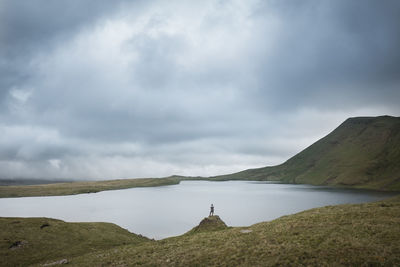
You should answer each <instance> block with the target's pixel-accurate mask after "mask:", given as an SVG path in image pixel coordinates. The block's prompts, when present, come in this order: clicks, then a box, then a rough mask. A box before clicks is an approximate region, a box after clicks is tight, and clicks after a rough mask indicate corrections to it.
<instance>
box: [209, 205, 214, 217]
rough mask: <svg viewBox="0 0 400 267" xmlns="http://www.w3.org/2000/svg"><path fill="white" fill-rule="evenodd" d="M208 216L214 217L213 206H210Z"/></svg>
mask: <svg viewBox="0 0 400 267" xmlns="http://www.w3.org/2000/svg"><path fill="white" fill-rule="evenodd" d="M209 216H214V205H213V204H211V207H210V215H209Z"/></svg>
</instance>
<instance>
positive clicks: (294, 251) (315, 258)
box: [0, 196, 400, 266]
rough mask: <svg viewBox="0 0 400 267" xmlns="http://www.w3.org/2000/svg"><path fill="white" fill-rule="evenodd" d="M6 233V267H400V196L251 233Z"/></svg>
mask: <svg viewBox="0 0 400 267" xmlns="http://www.w3.org/2000/svg"><path fill="white" fill-rule="evenodd" d="M221 219H223V218H221ZM46 225H47V226H46ZM0 227H1V229H2V231H1V232H0V258H1V259H2V261H1V262H0V265H1V266H15V265H21V266H26V265H37V266H43V265H44V264H52V263H59V262H64V263H68V264H69V266H137V265H144V266H282V265H283V266H399V265H400V196H397V197H394V198H391V199H387V200H384V201H379V202H374V203H365V204H352V205H338V206H327V207H322V208H316V209H311V210H307V211H304V212H300V213H297V214H294V215H289V216H283V217H281V218H279V219H276V220H273V221H270V222H262V223H258V224H255V225H252V226H249V227H226V226H225V225H224V223H223V222H222V221H220V219H219V218H211V219H208V220H206V222H205V221H204V220H203V223H200V224H199V226H197V227H196V228H194V229H193V230H191V231H189V232H188V233H186V234H184V235H181V236H177V237H171V238H167V239H163V240H159V241H154V240H148V239H146V238H143V237H140V236H137V235H135V234H131V233H129V232H128V231H126V230H123V229H121V228H119V227H117V226H115V225H112V224H102V223H65V222H62V221H58V220H51V219H46V218H37V219H30V218H27V219H22V218H1V219H0Z"/></svg>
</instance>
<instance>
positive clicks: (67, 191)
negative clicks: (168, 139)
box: [0, 176, 184, 198]
mask: <svg viewBox="0 0 400 267" xmlns="http://www.w3.org/2000/svg"><path fill="white" fill-rule="evenodd" d="M183 179H184V178H183V177H178V176H174V177H167V178H143V179H120V180H108V181H95V182H71V183H57V184H42V185H21V186H0V198H4V197H32V196H62V195H76V194H83V193H96V192H100V191H105V190H116V189H125V188H132V187H150V186H163V185H173V184H179V182H180V181H181V180H183Z"/></svg>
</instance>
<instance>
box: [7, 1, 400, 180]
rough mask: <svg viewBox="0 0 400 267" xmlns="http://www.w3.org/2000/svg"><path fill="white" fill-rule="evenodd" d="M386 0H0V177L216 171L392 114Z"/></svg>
mask: <svg viewBox="0 0 400 267" xmlns="http://www.w3.org/2000/svg"><path fill="white" fill-rule="evenodd" d="M399 18H400V2H399V1H397V0H393V1H391V0H382V1H375V0H371V1H369V0H365V1H356V0H354V1H349V0H331V1H327V0H326V1H320V0H315V1H311V0H310V1H294V0H293V1H271V0H270V1H264V0H263V1H261V0H260V1H248V0H246V1H183V0H182V1H106V0H105V1H94V0H85V1H83V0H68V1H49V0H47V1H46V0H30V1H22V0H21V1H19V0H17V1H16V0H0V178H7V179H10V178H11V179H18V178H54V179H65V178H67V179H111V178H133V177H161V176H168V175H172V174H181V175H206V176H208V175H217V174H224V173H230V172H235V171H239V170H243V169H246V168H253V167H262V166H267V165H275V164H280V163H282V162H284V161H285V160H287V159H288V158H290V157H291V156H293V155H295V154H296V153H298V152H299V151H301V150H302V149H304V148H305V147H307V146H308V145H310V144H312V143H313V142H315V141H316V140H318V139H319V138H321V137H323V136H324V135H326V134H328V133H329V132H330V131H332V130H333V129H334V128H335V127H337V126H338V125H339V124H340V123H341V122H342V121H344V120H345V119H346V118H348V117H354V116H379V115H386V114H387V115H392V116H399V115H400V105H399V102H400V50H399V47H400V30H399V29H400V20H399Z"/></svg>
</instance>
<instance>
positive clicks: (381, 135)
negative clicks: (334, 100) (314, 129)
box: [210, 116, 400, 191]
mask: <svg viewBox="0 0 400 267" xmlns="http://www.w3.org/2000/svg"><path fill="white" fill-rule="evenodd" d="M210 178H212V179H215V180H232V179H248V180H279V181H283V182H288V183H307V184H315V185H342V186H352V187H358V188H369V189H381V190H396V191H400V117H390V116H381V117H356V118H350V119H347V120H346V121H345V122H343V123H342V124H341V125H340V126H339V127H338V128H336V129H335V130H334V131H333V132H331V133H330V134H328V135H327V136H325V137H324V138H322V139H320V140H319V141H317V142H315V143H314V144H312V145H311V146H309V147H308V148H306V149H304V150H303V151H301V152H300V153H298V154H297V155H295V156H293V157H292V158H290V159H289V160H287V161H286V162H285V163H283V164H281V165H278V166H273V167H264V168H258V169H249V170H245V171H241V172H238V173H233V174H229V175H221V176H216V177H210Z"/></svg>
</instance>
